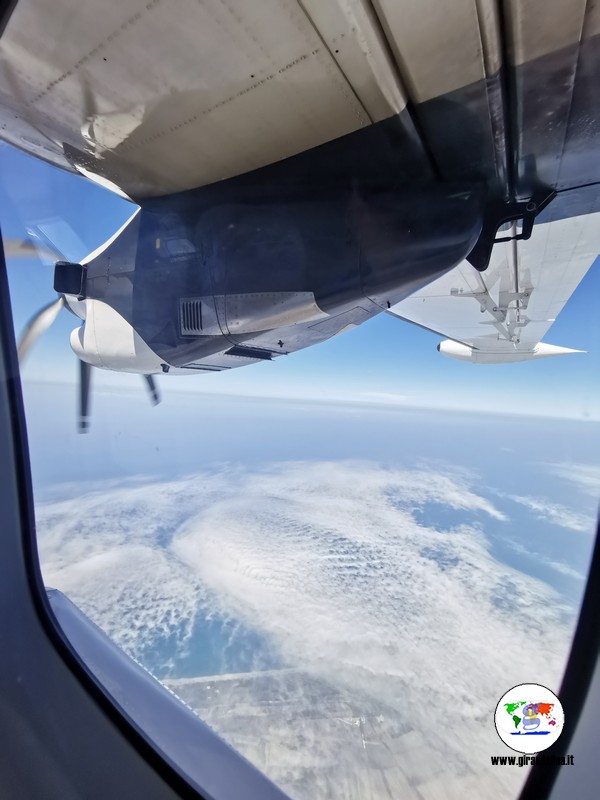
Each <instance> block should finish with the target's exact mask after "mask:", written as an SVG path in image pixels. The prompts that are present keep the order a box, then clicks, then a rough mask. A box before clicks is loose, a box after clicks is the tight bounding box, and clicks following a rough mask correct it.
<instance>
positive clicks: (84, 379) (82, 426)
mask: <svg viewBox="0 0 600 800" xmlns="http://www.w3.org/2000/svg"><path fill="white" fill-rule="evenodd" d="M91 378H92V367H91V365H90V364H88V363H87V362H86V361H81V359H80V360H79V420H78V426H77V427H78V431H79V433H87V432H88V430H89V427H90V382H91Z"/></svg>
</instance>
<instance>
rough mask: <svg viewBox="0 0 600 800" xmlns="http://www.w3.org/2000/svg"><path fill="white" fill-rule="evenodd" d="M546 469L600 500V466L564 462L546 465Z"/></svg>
mask: <svg viewBox="0 0 600 800" xmlns="http://www.w3.org/2000/svg"><path fill="white" fill-rule="evenodd" d="M545 466H546V468H547V469H548V470H549V471H550V472H552V473H553V474H554V475H558V477H559V478H562V479H563V480H566V481H570V482H571V483H574V484H575V485H576V486H577V487H578V488H579V489H581V490H582V491H583V492H585V493H586V494H589V495H590V496H591V497H593V498H594V499H595V500H596V501H598V499H599V498H600V465H598V464H572V463H569V462H562V463H558V464H546V465H545Z"/></svg>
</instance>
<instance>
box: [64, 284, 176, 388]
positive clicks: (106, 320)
mask: <svg viewBox="0 0 600 800" xmlns="http://www.w3.org/2000/svg"><path fill="white" fill-rule="evenodd" d="M84 302H85V306H86V309H85V321H84V323H83V325H81V326H80V327H79V328H75V330H73V331H72V332H71V338H70V342H71V348H72V349H73V351H74V353H75V355H76V356H77V357H78V358H80V359H81V360H82V361H85V362H87V363H88V364H91V365H92V366H94V367H99V368H100V369H111V370H115V371H117V372H133V373H138V374H141V375H151V374H156V373H160V372H162V371H163V368H162V363H163V362H162V359H161V358H160V357H159V356H157V355H156V353H155V352H153V351H152V350H151V349H150V348H149V347H148V345H147V344H146V342H145V341H144V340H143V339H142V338H141V336H139V334H138V333H137V332H136V331H135V330H134V329H133V328H132V327H131V325H130V324H129V323H128V322H127V321H126V320H125V319H123V317H122V316H121V315H120V314H119V313H117V312H116V311H115V310H114V308H112V307H111V306H109V305H108V304H107V303H104V302H102V301H101V300H92V299H89V298H88V299H86V300H85V301H84Z"/></svg>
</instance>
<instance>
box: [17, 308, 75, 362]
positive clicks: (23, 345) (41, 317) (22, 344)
mask: <svg viewBox="0 0 600 800" xmlns="http://www.w3.org/2000/svg"><path fill="white" fill-rule="evenodd" d="M64 304H65V301H64V298H63V297H62V295H61V296H60V297H59V298H58V300H53V301H52V302H51V303H48V305H47V306H44V307H43V308H42V309H40V310H39V311H38V312H37V314H36V315H35V316H34V317H32V318H31V319H30V320H29V322H28V323H27V325H26V326H25V330H24V331H23V333H22V334H21V338H20V339H19V344H18V346H17V352H18V354H19V364H22V363H23V361H24V360H25V356H26V355H27V353H28V352H29V349H30V348H31V346H32V344H33V343H34V342H35V341H36V340H37V339H39V337H40V336H41V335H42V334H43V333H45V332H46V331H47V330H48V328H49V327H50V326H51V325H52V323H53V322H54V320H55V319H56V317H57V316H58V312H59V311H60V310H61V308H62V307H63V306H64Z"/></svg>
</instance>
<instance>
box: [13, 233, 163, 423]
mask: <svg viewBox="0 0 600 800" xmlns="http://www.w3.org/2000/svg"><path fill="white" fill-rule="evenodd" d="M4 252H5V255H6V256H7V257H11V258H15V257H16V258H18V257H22V258H30V257H31V256H34V255H37V256H41V257H43V258H45V259H47V258H49V257H50V258H51V259H55V258H56V254H57V253H56V252H52V251H51V250H48V249H45V248H43V247H41V246H37V245H36V244H35V242H34V241H31V240H29V241H27V240H23V241H21V240H15V239H9V240H7V241H6V242H4ZM59 255H60V254H59ZM62 308H68V304H67V301H66V299H65V296H64V295H63V294H59V295H58V298H57V299H56V300H53V301H52V302H51V303H48V304H47V305H45V306H43V308H41V309H40V310H39V311H38V312H37V313H36V314H35V315H34V316H33V317H32V318H31V319H30V320H29V322H28V323H27V325H26V326H25V328H24V330H23V333H22V334H21V337H20V338H19V342H18V344H17V353H18V356H19V364H21V365H22V364H23V363H24V361H25V358H26V357H27V355H28V353H29V351H30V350H31V348H32V347H33V345H34V344H35V342H36V341H37V340H38V339H39V338H40V336H42V335H43V334H44V333H45V332H46V331H47V330H48V329H49V328H50V326H51V325H52V324H53V323H54V322H55V321H56V318H57V317H58V315H59V313H60V310H61V309H62ZM91 377H92V366H91V364H88V363H87V362H86V361H82V360H81V359H79V418H78V423H77V429H78V431H79V433H87V431H88V430H89V427H90V386H91ZM142 377H143V378H144V381H145V383H146V385H147V387H148V392H149V395H150V402H151V403H152V405H158V403H160V394H159V392H158V389H157V387H156V383H155V381H154V377H153V376H152V375H143V376H142Z"/></svg>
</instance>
